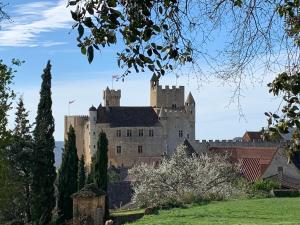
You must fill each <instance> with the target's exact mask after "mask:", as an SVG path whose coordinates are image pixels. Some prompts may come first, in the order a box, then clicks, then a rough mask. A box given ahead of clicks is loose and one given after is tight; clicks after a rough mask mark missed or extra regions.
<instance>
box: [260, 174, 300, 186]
mask: <svg viewBox="0 0 300 225" xmlns="http://www.w3.org/2000/svg"><path fill="white" fill-rule="evenodd" d="M265 179H267V180H272V181H275V182H277V183H279V184H281V187H282V188H289V189H298V190H299V189H300V180H299V179H295V178H292V177H289V176H286V175H284V174H283V175H282V177H281V176H280V175H279V174H275V175H273V176H270V177H266V178H265Z"/></svg>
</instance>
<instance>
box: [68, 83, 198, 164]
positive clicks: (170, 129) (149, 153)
mask: <svg viewBox="0 0 300 225" xmlns="http://www.w3.org/2000/svg"><path fill="white" fill-rule="evenodd" d="M120 99H121V90H110V89H109V88H108V87H107V88H106V90H104V91H103V105H102V104H101V103H98V104H99V106H98V107H97V108H96V107H94V106H92V107H90V109H89V115H86V116H65V124H64V126H65V138H66V137H67V131H68V128H69V126H70V125H72V126H73V127H74V129H75V133H76V145H77V150H78V156H79V157H80V156H81V155H82V154H83V155H84V156H85V159H86V163H87V164H88V165H89V164H90V163H91V157H92V155H93V154H94V153H95V151H96V146H97V140H98V135H99V133H100V132H101V131H102V130H103V131H104V132H105V133H106V135H107V138H108V143H109V144H108V150H109V151H108V158H109V164H110V165H111V166H116V167H119V166H120V167H131V166H132V165H134V164H136V163H140V162H145V163H159V161H160V160H161V158H162V155H164V154H172V153H173V152H174V150H175V149H176V147H177V145H178V144H181V143H182V142H183V141H184V139H187V140H188V141H189V142H190V143H191V144H192V145H193V143H195V101H194V98H193V96H192V94H191V93H189V94H188V96H187V98H186V100H185V97H184V86H179V87H176V86H172V87H169V86H166V87H162V86H161V85H159V82H158V81H154V80H151V82H150V106H142V107H141V106H121V105H120Z"/></svg>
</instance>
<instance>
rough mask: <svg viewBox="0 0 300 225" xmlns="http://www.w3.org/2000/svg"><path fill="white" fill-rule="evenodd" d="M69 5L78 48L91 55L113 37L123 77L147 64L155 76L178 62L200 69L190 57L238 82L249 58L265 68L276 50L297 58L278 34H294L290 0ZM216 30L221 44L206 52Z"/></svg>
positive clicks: (118, 0)
mask: <svg viewBox="0 0 300 225" xmlns="http://www.w3.org/2000/svg"><path fill="white" fill-rule="evenodd" d="M69 6H70V9H71V10H72V11H71V16H72V18H73V19H74V21H75V23H74V25H73V28H74V29H75V28H76V29H77V30H78V38H77V40H78V47H79V48H80V50H81V53H82V54H84V55H86V56H87V58H88V60H89V62H91V61H92V60H93V58H94V51H95V50H100V49H101V48H105V47H108V46H111V45H114V44H116V43H117V42H118V43H120V42H121V44H120V45H121V46H124V49H123V51H120V52H118V65H119V67H121V68H124V73H123V76H126V75H128V74H129V73H130V72H132V71H136V72H143V71H147V70H148V71H150V72H152V73H153V75H154V77H157V78H159V77H160V76H161V75H164V74H165V73H167V72H168V71H170V70H173V69H176V68H177V67H180V66H182V65H186V64H188V65H190V66H191V68H190V67H189V68H188V69H193V70H194V72H198V74H202V75H207V73H205V72H204V69H203V67H200V65H201V64H198V63H205V65H207V66H208V67H209V68H210V70H209V74H211V75H216V76H217V77H219V78H221V79H222V80H224V81H227V82H233V83H234V84H236V85H238V86H239V85H241V81H242V79H243V78H244V77H245V75H246V74H249V75H250V74H251V75H252V74H253V69H254V68H255V67H256V66H257V64H258V65H261V64H263V65H264V66H265V67H266V69H270V71H271V70H272V66H273V65H276V64H277V63H278V61H277V59H274V58H276V57H274V55H277V54H280V53H281V51H282V50H286V49H288V50H287V53H288V54H289V57H288V58H287V61H288V62H290V61H291V58H292V57H290V56H291V55H295V57H294V58H295V59H297V60H299V53H298V52H297V51H295V50H297V48H295V46H294V44H293V43H291V42H290V41H289V39H288V40H287V41H283V40H285V39H287V38H288V37H292V38H294V40H296V42H297V39H298V40H299V33H297V32H298V31H299V22H298V21H299V15H298V10H297V9H298V8H299V1H298V0H293V1H282V0H275V1H253V0H203V1H198V0H183V1H179V0H145V1H134V0H109V1H104V0H95V1H89V0H69ZM220 36H222V37H226V42H224V46H220V45H219V46H218V49H217V50H216V51H214V50H213V49H212V50H211V51H210V52H208V50H209V49H211V45H210V44H211V43H212V42H213V41H215V39H217V41H219V39H218V38H219V37H220ZM281 63H282V61H281ZM195 69H196V71H195ZM177 71H179V70H177ZM238 91H239V90H236V92H238Z"/></svg>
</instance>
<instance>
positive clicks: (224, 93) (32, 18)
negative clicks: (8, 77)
mask: <svg viewBox="0 0 300 225" xmlns="http://www.w3.org/2000/svg"><path fill="white" fill-rule="evenodd" d="M4 3H7V4H8V5H7V6H6V11H7V12H8V13H9V14H10V16H11V21H10V22H6V23H4V24H3V23H2V24H1V30H0V59H3V60H4V62H5V63H7V64H9V62H10V60H11V59H12V58H18V59H20V60H25V63H24V64H23V65H22V66H21V67H19V68H18V72H17V73H16V74H15V78H14V85H13V86H12V88H13V89H14V90H15V92H16V93H17V94H18V96H20V95H22V96H23V98H24V102H25V106H26V108H27V109H28V110H29V111H30V120H31V121H32V122H34V118H35V116H36V111H37V105H38V102H39V90H40V84H41V74H42V72H43V69H44V67H45V66H46V63H47V61H48V60H51V64H52V98H53V115H54V118H55V127H56V129H55V133H54V136H55V139H56V141H61V140H63V131H64V127H63V126H64V116H65V115H67V114H68V102H69V101H72V100H75V102H74V103H72V104H71V105H70V114H71V115H87V114H88V109H89V107H90V106H91V105H92V104H93V105H95V106H98V105H99V104H100V103H101V102H102V91H103V90H104V89H105V88H106V87H107V86H109V87H110V88H111V87H112V75H120V74H121V73H122V70H121V69H120V68H118V66H117V61H116V59H117V56H116V53H117V51H118V46H113V47H111V48H105V49H101V51H100V52H97V53H96V55H95V58H94V61H93V63H92V64H89V63H88V62H87V59H86V58H85V56H83V55H81V53H80V49H79V48H78V47H77V43H76V36H77V33H76V30H72V24H73V21H72V19H71V16H70V12H69V9H68V8H66V0H51V1H50V0H48V1H47V0H44V1H31V0H13V1H11V0H4ZM217 45H218V43H211V48H212V49H217V48H218V46H217ZM201 66H203V67H206V65H204V64H203V65H201ZM150 78H151V74H150V73H143V74H132V75H130V76H128V77H126V78H125V80H124V82H122V81H114V82H113V88H115V89H121V91H122V97H121V105H124V106H125V105H126V106H148V105H149V104H150V93H149V90H150V82H149V80H150ZM273 78H274V74H265V76H264V77H263V79H261V78H258V79H251V80H250V79H249V80H245V82H244V84H243V89H242V93H241V94H242V95H241V98H240V106H241V108H242V110H243V114H244V116H243V117H241V116H240V113H239V107H238V103H237V99H235V101H234V102H232V101H231V100H232V99H231V97H232V96H233V91H234V88H233V87H232V86H230V85H228V84H223V83H222V81H221V80H215V79H211V80H210V81H204V82H200V81H199V75H198V74H195V73H187V74H183V75H181V76H180V77H179V78H178V79H176V76H175V74H168V75H166V76H164V77H163V78H162V79H161V80H160V83H161V84H162V85H176V84H177V85H184V86H185V93H186V96H187V94H188V92H191V93H192V94H193V96H194V98H195V101H196V138H197V139H199V140H203V139H206V140H210V139H213V140H215V139H220V140H221V139H222V140H223V139H232V138H234V137H239V136H242V135H243V134H244V132H245V131H255V130H260V129H261V128H262V127H265V126H266V116H265V115H264V112H266V111H275V110H277V108H278V106H279V104H280V99H277V98H274V97H273V96H272V95H271V94H269V93H268V88H267V86H266V84H267V83H268V82H270V81H271V80H272V79H273ZM9 114H10V118H9V127H10V128H13V126H14V111H13V110H12V111H11V112H10V113H9Z"/></svg>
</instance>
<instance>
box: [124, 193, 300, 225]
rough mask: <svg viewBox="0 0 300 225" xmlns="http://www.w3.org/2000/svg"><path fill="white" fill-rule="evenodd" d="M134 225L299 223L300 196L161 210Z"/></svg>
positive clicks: (133, 224)
mask: <svg viewBox="0 0 300 225" xmlns="http://www.w3.org/2000/svg"><path fill="white" fill-rule="evenodd" d="M130 224H131V225H154V224H159V225H182V224H189V225H191V224H195V225H204V224H205V225H216V224H218V225H220V224H224V225H225V224H226V225H238V224H240V225H245V224H247V225H250V224H261V225H269V224H289V225H291V224H293V225H294V224H295V225H296V224H299V225H300V198H269V199H250V200H232V201H223V202H212V203H209V204H207V205H197V206H188V207H187V208H177V209H172V210H161V211H159V213H158V215H149V216H145V217H144V218H142V219H140V220H138V221H136V222H134V223H130Z"/></svg>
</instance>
